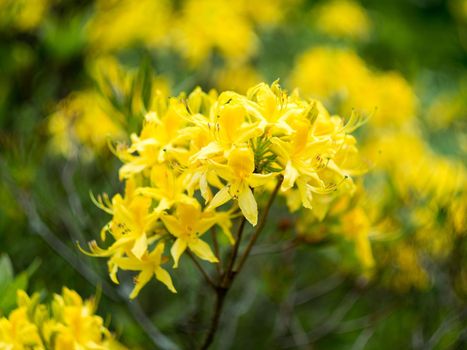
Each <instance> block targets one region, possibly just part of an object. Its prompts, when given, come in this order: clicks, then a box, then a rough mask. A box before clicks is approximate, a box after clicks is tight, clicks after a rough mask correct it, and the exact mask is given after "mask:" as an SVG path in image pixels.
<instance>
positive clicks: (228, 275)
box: [201, 177, 282, 350]
mask: <svg viewBox="0 0 467 350" xmlns="http://www.w3.org/2000/svg"><path fill="white" fill-rule="evenodd" d="M281 184H282V177H281V178H280V179H279V181H278V182H277V185H276V187H275V188H274V191H273V192H272V194H271V197H270V198H269V200H268V203H267V204H266V207H265V208H264V211H263V214H262V216H261V219H260V221H259V224H258V226H257V228H256V231H255V232H254V234H253V237H252V238H251V239H250V242H249V243H248V246H247V248H246V250H245V252H244V254H243V256H242V258H241V260H240V263H239V267H238V268H237V270H234V266H235V262H236V260H237V256H238V250H239V247H240V242H241V240H242V236H243V230H244V228H245V224H246V218H245V217H242V219H241V221H240V225H239V227H238V232H237V237H236V242H235V245H234V247H233V249H232V253H231V255H230V260H229V264H228V266H227V269H226V271H225V273H224V275H223V276H222V277H223V278H222V279H221V281H220V285H219V286H218V287H216V289H215V290H216V304H215V306H214V315H213V317H212V319H211V325H210V327H209V331H208V334H207V335H206V338H205V340H204V342H203V344H202V346H201V350H205V349H208V348H209V346H210V345H211V344H212V342H213V341H214V336H215V335H216V332H217V329H218V328H219V321H220V317H221V314H222V309H223V307H224V301H225V296H226V295H227V293H228V291H229V290H230V288H231V286H232V282H233V280H234V278H235V276H236V275H237V274H238V272H240V270H241V268H242V267H243V265H244V264H245V261H246V259H247V257H248V255H249V254H250V251H251V249H252V247H253V245H254V244H255V242H256V240H257V239H258V236H259V234H260V233H261V231H262V230H263V228H264V226H265V224H266V219H267V217H268V214H269V210H270V209H271V206H272V203H273V202H274V199H275V198H276V195H277V192H278V191H279V188H280V186H281Z"/></svg>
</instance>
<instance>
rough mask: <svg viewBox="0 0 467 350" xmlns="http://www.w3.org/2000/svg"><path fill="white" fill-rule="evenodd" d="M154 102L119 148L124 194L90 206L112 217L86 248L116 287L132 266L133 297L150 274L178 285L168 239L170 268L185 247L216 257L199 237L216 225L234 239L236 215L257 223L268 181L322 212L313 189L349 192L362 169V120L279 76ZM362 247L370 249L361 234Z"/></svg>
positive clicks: (213, 260)
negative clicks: (104, 262)
mask: <svg viewBox="0 0 467 350" xmlns="http://www.w3.org/2000/svg"><path fill="white" fill-rule="evenodd" d="M157 101H158V103H156V104H155V108H154V109H153V110H151V111H149V112H148V113H147V114H146V117H145V122H144V125H143V127H142V129H141V131H140V133H139V135H138V134H136V133H135V134H132V135H131V144H130V145H123V144H120V145H117V146H116V147H115V153H116V154H117V155H118V156H119V158H120V159H121V160H122V162H123V163H124V164H123V165H122V167H121V168H120V178H121V179H122V180H124V181H126V190H125V195H124V196H123V197H122V196H121V195H120V194H117V195H115V196H114V197H113V198H112V200H110V199H109V198H108V197H107V196H106V195H104V196H100V197H98V199H97V201H96V204H97V205H98V206H99V207H100V208H101V209H103V210H104V211H106V212H107V213H109V214H110V215H112V217H113V218H112V220H111V221H110V222H109V224H107V225H106V226H105V227H104V228H103V230H102V234H101V238H102V240H103V241H107V237H108V236H109V238H110V240H111V242H110V246H108V248H104V249H103V248H100V247H99V246H98V245H97V243H96V242H95V241H93V242H91V243H90V244H89V248H90V253H87V254H89V255H93V256H99V257H108V258H109V260H108V267H109V274H110V277H111V279H112V280H113V281H114V282H115V283H118V279H117V272H118V270H119V269H122V270H131V271H135V272H138V276H137V277H136V278H135V281H134V282H135V288H134V289H133V292H132V293H131V298H134V297H136V296H137V295H138V293H139V291H140V290H141V288H142V287H143V286H144V285H145V284H146V283H147V282H148V281H149V280H150V279H151V278H152V276H153V275H155V277H156V278H157V279H158V280H159V281H161V282H162V283H164V284H165V285H166V286H167V287H168V289H170V290H171V291H175V289H174V287H173V285H172V282H171V278H170V275H169V272H168V271H166V270H165V269H163V268H162V267H161V265H162V264H164V263H165V262H167V261H168V260H169V258H168V256H167V255H166V254H167V253H168V252H166V251H165V247H166V245H170V249H168V251H170V255H171V257H172V260H173V262H174V266H173V267H174V268H176V267H178V265H179V263H180V258H181V256H182V255H183V253H184V252H185V251H186V250H187V249H188V250H189V253H190V255H191V254H193V255H192V257H193V258H195V257H198V258H200V259H202V260H205V261H208V262H211V263H217V262H218V261H219V257H217V256H216V255H215V253H214V250H213V249H212V248H211V246H210V241H209V238H207V237H206V239H205V233H206V232H207V231H208V230H210V229H214V230H213V232H215V233H213V234H216V235H217V234H223V235H225V236H226V237H227V238H228V242H229V243H231V244H233V243H234V239H233V237H232V234H231V232H230V229H231V227H232V226H233V225H232V220H233V219H235V218H236V217H238V216H243V217H244V218H245V220H247V221H248V222H249V223H250V224H251V225H252V226H256V225H257V223H258V216H259V213H260V212H261V206H260V205H258V203H259V204H261V202H260V201H259V199H258V197H257V195H258V194H260V193H264V192H266V193H267V192H270V191H271V185H272V187H274V185H273V183H278V181H279V183H278V184H277V185H276V186H279V185H280V184H281V183H282V184H281V186H280V189H281V193H283V194H284V195H285V196H286V197H287V196H288V195H289V193H293V192H297V191H298V193H299V199H298V203H299V204H298V206H299V207H301V206H304V207H306V208H308V209H311V210H317V211H319V210H320V207H321V206H322V205H323V204H322V203H320V202H319V201H316V200H314V197H315V195H316V196H319V195H324V194H329V195H331V194H332V195H333V196H334V197H337V196H339V195H340V194H341V193H344V192H349V191H351V190H352V188H353V181H352V179H351V176H353V175H360V174H361V173H363V172H364V171H365V170H364V167H363V166H362V161H361V159H360V157H358V149H357V147H356V140H355V138H353V136H351V135H350V133H351V132H353V131H354V130H355V129H356V128H357V127H359V126H360V125H361V123H362V122H363V119H362V118H361V117H360V116H359V115H357V114H353V115H352V116H351V117H350V118H349V120H348V122H347V123H344V122H343V121H342V119H341V118H340V117H338V116H331V115H330V114H329V113H328V112H327V111H326V110H325V108H324V107H323V105H322V104H320V103H319V102H318V101H315V100H304V99H302V98H301V97H300V96H299V94H298V93H297V92H294V93H293V94H291V95H289V94H287V92H286V91H284V90H282V89H281V88H280V86H279V84H278V82H275V83H273V84H272V85H267V84H265V83H260V84H258V85H256V86H253V87H252V88H251V89H249V90H248V92H247V94H246V95H242V94H238V93H235V92H233V91H225V92H222V93H220V94H218V93H216V92H214V91H212V92H210V93H204V92H203V91H202V90H201V89H199V88H197V89H195V90H194V91H193V92H192V93H190V94H189V95H186V94H185V93H182V94H180V96H178V97H172V98H169V99H167V98H166V99H164V98H163V97H161V96H160V98H158V99H157ZM282 180H283V182H282ZM276 188H277V189H279V187H276ZM198 194H199V195H198ZM215 228H218V229H219V230H216V229H215ZM358 246H359V248H358V249H360V250H361V251H363V250H364V249H366V248H368V247H367V246H364V243H362V241H360V240H359V243H358ZM365 254H366V255H367V256H368V255H369V254H370V252H369V251H366V252H365Z"/></svg>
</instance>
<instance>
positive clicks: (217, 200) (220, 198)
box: [206, 186, 232, 210]
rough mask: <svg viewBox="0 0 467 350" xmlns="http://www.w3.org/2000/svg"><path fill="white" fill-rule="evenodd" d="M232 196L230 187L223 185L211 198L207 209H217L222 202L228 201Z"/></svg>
mask: <svg viewBox="0 0 467 350" xmlns="http://www.w3.org/2000/svg"><path fill="white" fill-rule="evenodd" d="M231 198H232V196H231V195H230V193H229V187H228V186H224V187H222V188H221V189H220V190H219V191H218V192H217V193H216V195H215V196H214V198H213V199H212V200H211V203H209V205H208V206H207V208H206V210H211V209H215V208H217V207H220V206H221V205H222V204H224V203H227V202H228V201H229V200H230V199H231Z"/></svg>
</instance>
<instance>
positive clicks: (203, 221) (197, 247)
mask: <svg viewBox="0 0 467 350" xmlns="http://www.w3.org/2000/svg"><path fill="white" fill-rule="evenodd" d="M161 220H162V222H163V223H164V225H165V227H166V228H167V231H169V232H170V234H172V235H173V236H174V237H175V238H176V240H175V242H174V244H173V245H172V248H171V249H170V253H171V254H172V257H173V259H174V268H176V267H178V260H179V259H180V256H181V255H182V254H183V252H184V251H185V250H186V249H187V248H189V249H190V250H191V251H192V252H193V253H194V254H195V255H197V256H198V257H200V258H201V259H203V260H206V261H209V262H212V263H217V262H219V260H218V259H217V258H216V256H215V255H214V253H213V252H212V250H211V248H210V247H209V245H208V244H207V243H206V242H204V241H203V240H201V238H200V237H201V236H202V235H203V234H204V233H205V232H206V231H207V230H209V229H210V228H211V227H213V226H214V225H215V224H216V223H217V222H218V220H219V219H218V217H217V216H216V214H215V213H214V212H202V211H201V208H200V207H199V205H193V204H186V203H179V204H178V205H177V210H176V211H175V214H174V215H163V216H162V217H161Z"/></svg>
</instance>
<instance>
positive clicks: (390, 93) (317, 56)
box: [290, 47, 417, 127]
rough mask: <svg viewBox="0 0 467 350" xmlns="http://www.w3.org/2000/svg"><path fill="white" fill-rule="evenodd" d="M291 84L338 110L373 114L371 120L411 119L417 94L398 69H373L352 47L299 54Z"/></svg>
mask: <svg viewBox="0 0 467 350" xmlns="http://www.w3.org/2000/svg"><path fill="white" fill-rule="evenodd" d="M290 84H291V85H293V86H296V87H298V88H299V89H300V91H301V92H302V93H303V94H304V95H306V96H311V97H317V98H319V99H322V100H323V102H324V103H325V105H326V106H327V107H328V108H330V109H332V110H335V111H338V112H339V113H349V112H350V111H351V110H352V109H355V110H358V111H361V112H362V113H365V114H367V115H371V118H370V120H369V123H370V124H374V125H375V126H396V127H400V126H401V125H403V124H406V123H409V122H410V121H411V120H413V119H414V117H415V116H416V113H417V98H416V96H415V93H414V92H413V89H412V88H411V86H410V85H409V83H408V82H407V81H406V80H405V79H404V78H403V77H402V76H401V75H400V74H399V73H395V72H389V73H382V72H374V71H373V70H371V69H370V68H369V67H368V66H367V65H366V64H365V62H364V61H363V60H362V59H361V58H360V57H359V56H358V55H357V54H356V53H355V52H353V51H352V50H349V49H336V48H330V47H316V48H313V49H310V50H309V51H306V52H305V53H303V54H301V55H300V56H299V57H298V58H297V63H296V65H295V68H294V69H293V71H292V73H291V77H290Z"/></svg>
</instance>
